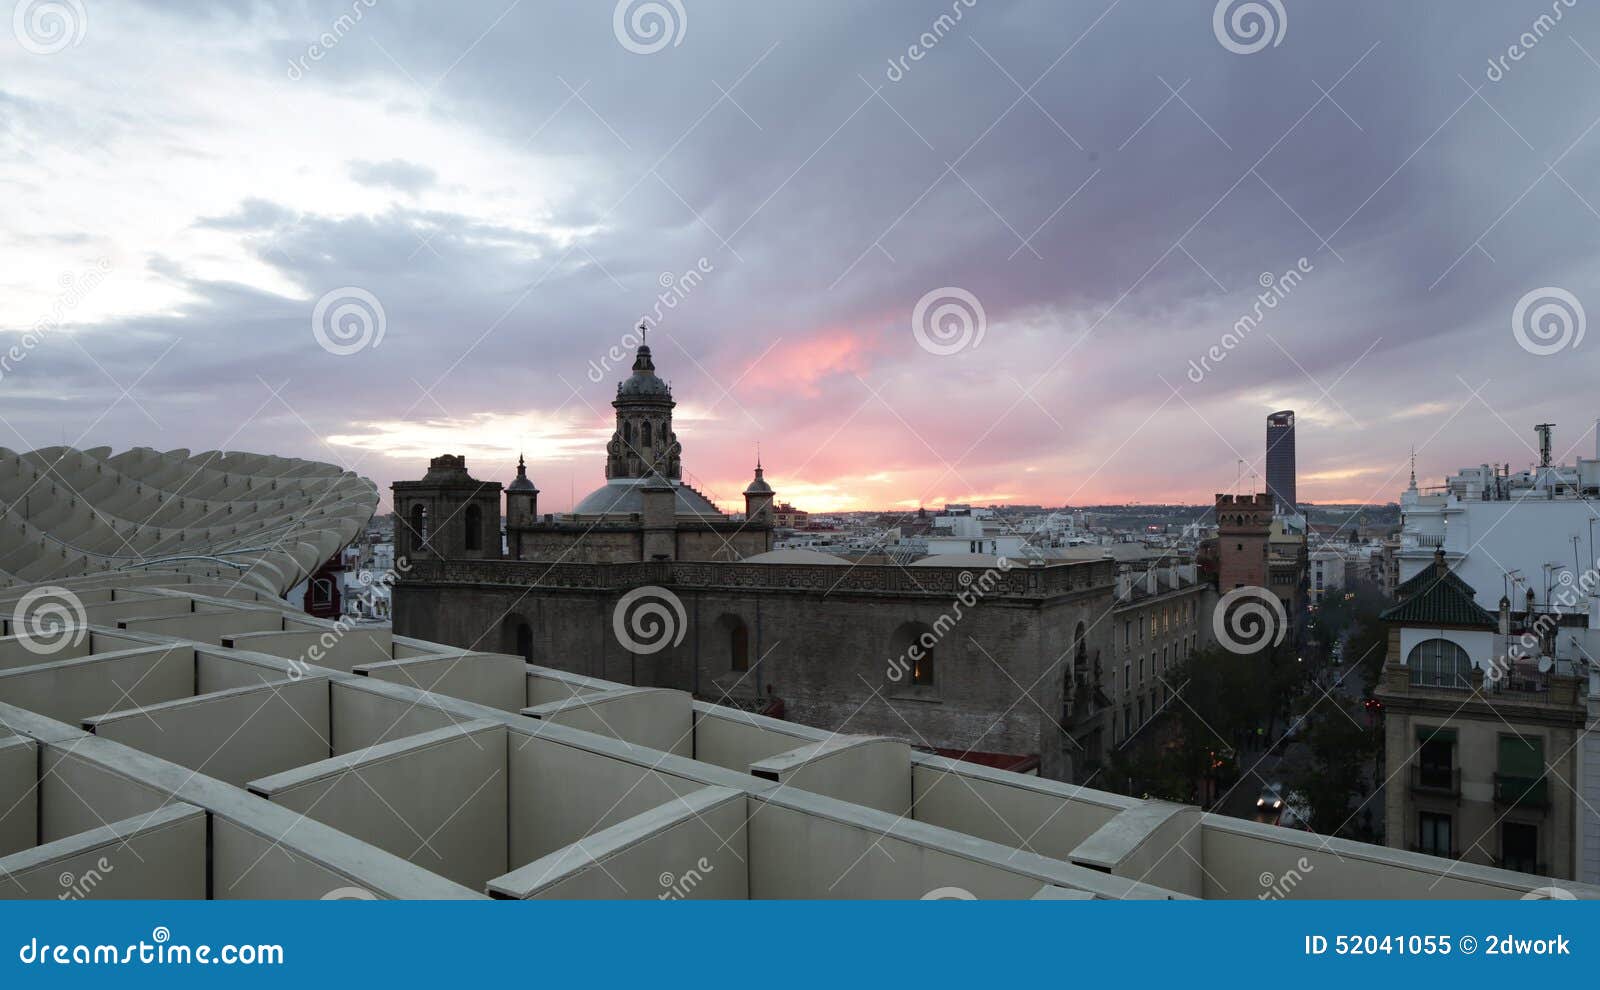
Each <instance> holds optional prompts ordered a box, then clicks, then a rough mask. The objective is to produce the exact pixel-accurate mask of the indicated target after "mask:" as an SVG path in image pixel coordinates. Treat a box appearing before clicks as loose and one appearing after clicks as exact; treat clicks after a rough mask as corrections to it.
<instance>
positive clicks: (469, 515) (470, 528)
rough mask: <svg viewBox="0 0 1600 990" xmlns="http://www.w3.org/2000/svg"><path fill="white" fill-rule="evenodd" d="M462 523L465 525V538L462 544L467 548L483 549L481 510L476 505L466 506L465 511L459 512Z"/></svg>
mask: <svg viewBox="0 0 1600 990" xmlns="http://www.w3.org/2000/svg"><path fill="white" fill-rule="evenodd" d="M461 518H462V525H463V526H465V527H466V529H467V532H466V540H465V542H464V545H465V546H466V548H467V549H468V550H482V549H483V510H482V509H480V508H478V507H477V506H476V505H469V506H467V511H465V512H463V513H462V514H461Z"/></svg>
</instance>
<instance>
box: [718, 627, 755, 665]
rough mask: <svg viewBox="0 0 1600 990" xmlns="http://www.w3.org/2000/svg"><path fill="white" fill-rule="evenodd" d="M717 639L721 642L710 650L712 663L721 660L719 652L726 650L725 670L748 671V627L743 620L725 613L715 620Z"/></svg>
mask: <svg viewBox="0 0 1600 990" xmlns="http://www.w3.org/2000/svg"><path fill="white" fill-rule="evenodd" d="M716 630H717V638H718V639H719V640H720V641H721V642H719V643H717V644H716V645H715V646H714V647H713V648H712V649H713V652H712V659H713V662H717V661H720V660H721V659H722V656H721V652H722V650H723V649H724V648H725V649H726V650H727V657H726V659H727V669H729V670H733V671H740V672H743V671H746V670H749V669H750V627H749V626H746V625H745V624H744V620H743V619H741V618H740V617H739V616H737V615H733V614H732V613H726V614H724V615H722V616H719V617H718V619H717V625H716Z"/></svg>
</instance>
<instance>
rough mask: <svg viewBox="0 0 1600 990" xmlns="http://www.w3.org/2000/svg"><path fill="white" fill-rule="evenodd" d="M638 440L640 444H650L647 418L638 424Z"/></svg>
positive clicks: (645, 445) (644, 445)
mask: <svg viewBox="0 0 1600 990" xmlns="http://www.w3.org/2000/svg"><path fill="white" fill-rule="evenodd" d="M639 442H640V446H643V447H649V446H650V421H649V420H648V419H647V420H645V421H644V422H643V423H640V424H639Z"/></svg>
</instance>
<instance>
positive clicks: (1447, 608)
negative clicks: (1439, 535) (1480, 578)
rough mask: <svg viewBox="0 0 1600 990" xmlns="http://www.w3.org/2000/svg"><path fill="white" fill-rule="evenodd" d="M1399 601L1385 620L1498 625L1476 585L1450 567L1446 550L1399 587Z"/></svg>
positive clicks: (1385, 615)
mask: <svg viewBox="0 0 1600 990" xmlns="http://www.w3.org/2000/svg"><path fill="white" fill-rule="evenodd" d="M1395 597H1396V598H1398V599H1399V600H1400V603H1399V604H1398V605H1395V606H1394V607H1392V608H1390V609H1388V610H1386V611H1385V612H1383V613H1382V614H1381V615H1379V616H1378V617H1379V618H1380V619H1383V620H1384V621H1385V622H1399V623H1404V624H1407V625H1429V626H1475V627H1480V628H1487V629H1493V628H1495V619H1494V616H1492V615H1490V614H1489V613H1488V612H1487V611H1485V610H1484V608H1483V607H1482V606H1481V605H1479V604H1478V601H1477V597H1476V594H1475V593H1474V592H1473V590H1472V586H1471V585H1469V584H1467V582H1465V581H1463V580H1461V579H1460V578H1459V577H1457V576H1456V575H1455V573H1454V572H1453V571H1451V570H1450V565H1449V564H1448V563H1446V562H1445V559H1444V553H1443V551H1440V552H1439V553H1436V554H1434V556H1433V560H1432V561H1431V562H1429V564H1428V566H1427V567H1424V568H1423V569H1422V570H1420V571H1418V572H1417V573H1416V574H1414V575H1412V577H1411V578H1410V579H1408V580H1406V581H1404V582H1402V583H1401V584H1400V586H1399V587H1398V588H1396V589H1395Z"/></svg>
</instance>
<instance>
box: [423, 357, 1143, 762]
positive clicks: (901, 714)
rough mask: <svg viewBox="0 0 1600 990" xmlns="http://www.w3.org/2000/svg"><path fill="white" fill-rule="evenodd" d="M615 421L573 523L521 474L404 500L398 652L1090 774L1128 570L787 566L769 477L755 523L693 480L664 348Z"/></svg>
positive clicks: (1057, 565)
mask: <svg viewBox="0 0 1600 990" xmlns="http://www.w3.org/2000/svg"><path fill="white" fill-rule="evenodd" d="M612 406H613V407H614V408H615V410H616V430H615V432H614V433H613V435H612V437H611V440H610V442H609V443H608V445H607V451H606V466H605V484H604V485H602V486H600V487H599V488H598V489H596V490H595V491H594V492H591V493H590V494H589V495H587V496H585V497H584V498H582V499H580V500H578V502H577V504H576V505H575V506H574V507H573V510H572V511H571V512H570V513H567V514H563V515H559V516H558V515H543V516H541V515H540V514H539V512H538V501H537V500H538V494H539V493H538V489H537V488H536V487H535V486H534V484H533V482H532V480H531V479H529V478H528V477H527V473H526V468H525V467H524V466H523V465H521V464H520V463H519V466H518V470H517V477H516V478H515V479H514V480H513V481H512V482H511V483H510V484H509V485H507V486H505V487H504V489H502V487H501V485H500V483H499V482H483V481H479V480H477V479H474V478H472V477H471V475H470V474H469V473H468V471H467V466H466V463H465V460H464V459H463V458H460V457H456V456H453V455H444V456H441V457H436V458H434V459H433V461H432V462H431V464H430V468H429V471H428V473H427V474H426V475H425V476H424V477H423V478H422V479H420V480H418V481H410V482H396V483H395V484H394V486H393V495H394V507H395V513H396V517H397V526H396V542H397V547H396V551H397V553H399V554H403V555H405V556H406V558H407V559H408V561H409V564H410V566H409V568H408V570H407V571H406V573H405V575H404V576H403V577H402V578H401V579H400V581H399V582H398V583H397V584H396V586H395V588H394V590H393V598H394V629H395V632H396V634H399V635H405V636H415V637H419V638H425V639H429V640H433V641H435V642H442V643H448V644H451V645H455V646H460V647H463V648H468V649H476V650H487V651H494V652H503V653H511V654H515V655H520V656H523V657H524V658H525V659H527V660H529V661H530V662H533V663H538V664H542V665H545V666H550V667H556V668H559V669H563V670H568V671H572V672H574V673H579V674H586V675H589V676H593V677H598V678H605V679H608V680H613V681H621V682H623V683H628V684H635V685H641V686H653V687H667V688H675V689H679V690H684V691H690V692H693V693H694V694H695V695H696V696H697V697H700V698H703V699H705V700H707V701H712V702H717V703H721V704H736V705H739V706H742V707H745V708H749V709H751V710H754V711H766V712H769V713H775V712H778V711H781V712H782V713H783V717H786V718H790V719H793V720H794V721H798V722H802V723H805V724H808V725H814V726H818V727H821V728H824V729H829V730H833V731H839V732H845V733H858V734H870V735H888V736H894V737H897V738H902V739H905V740H907V741H908V742H910V743H911V744H912V745H913V746H918V747H920V748H923V749H927V750H937V751H940V752H944V753H947V754H962V753H969V754H973V755H974V756H977V755H978V754H982V756H981V757H980V758H993V759H995V760H997V761H1001V762H1004V761H1006V760H1012V761H1015V762H1017V763H1020V764H1021V765H1024V766H1032V765H1037V766H1038V768H1039V772H1040V773H1041V774H1043V775H1045V776H1049V777H1054V778H1057V779H1072V778H1073V776H1074V775H1075V772H1077V771H1081V769H1082V767H1083V756H1082V753H1081V746H1080V745H1079V744H1078V743H1076V742H1075V741H1073V740H1072V738H1071V737H1070V734H1069V732H1068V731H1067V730H1066V729H1065V728H1064V725H1065V724H1066V723H1068V722H1069V721H1070V717H1069V716H1070V713H1071V711H1072V707H1073V693H1074V690H1075V686H1076V685H1084V684H1087V683H1089V682H1091V680H1092V671H1093V670H1094V669H1095V665H1096V664H1097V663H1098V662H1099V655H1100V652H1101V650H1102V648H1103V647H1108V646H1109V644H1110V636H1111V634H1110V626H1111V621H1110V618H1109V616H1110V613H1111V610H1112V607H1113V595H1114V591H1115V586H1116V580H1117V576H1116V575H1117V565H1116V563H1115V562H1114V561H1111V560H1079V561H1066V562H1050V563H1046V562H1043V561H1034V562H1020V561H1019V562H1015V563H1013V562H1011V561H1007V560H1004V559H1003V558H994V557H988V558H983V557H976V556H969V555H962V556H960V557H941V556H935V557H930V558H926V559H924V560H920V561H917V562H915V563H913V564H911V565H909V566H907V565H901V564H859V563H855V564H852V563H849V562H846V561H844V560H842V559H840V558H837V557H830V556H828V555H825V554H820V553H815V552H811V551H794V550H781V551H773V550H772V549H771V547H772V512H773V503H774V492H773V489H772V486H771V485H770V484H769V483H768V482H767V481H766V479H765V477H764V472H763V470H762V468H761V467H760V465H759V464H758V465H757V467H756V473H755V478H754V479H753V480H752V481H751V483H750V485H749V486H748V487H747V489H746V490H745V492H744V497H745V508H746V512H745V518H743V519H738V518H734V517H730V516H728V515H726V514H725V513H723V512H721V511H720V510H719V509H717V508H716V506H714V505H713V504H712V503H711V502H710V500H708V499H706V498H705V496H704V495H702V494H701V493H699V492H698V491H696V490H695V489H694V488H693V487H691V486H689V485H687V484H685V483H684V482H683V480H682V474H683V471H682V463H681V457H682V447H681V445H680V443H679V441H678V437H677V434H676V433H675V432H674V430H673V426H672V410H673V406H674V403H673V400H672V394H671V390H670V388H669V387H668V386H667V384H666V383H665V382H663V381H662V380H661V379H660V378H659V377H658V376H657V375H656V372H655V366H654V363H653V361H652V359H651V355H650V351H649V348H648V347H647V346H641V347H640V348H639V350H638V354H637V356H636V360H635V362H634V365H633V372H632V375H631V376H630V377H629V378H628V379H627V380H626V381H624V382H622V383H620V384H619V385H618V388H617V394H616V398H615V399H614V401H613V402H612ZM502 499H503V501H504V515H505V533H504V541H503V543H502V540H501V536H500V533H499V532H498V520H499V518H500V512H501V502H502ZM650 632H655V633H658V634H660V635H658V636H657V637H656V638H654V639H651V640H650V641H648V642H645V641H641V636H642V635H643V634H647V633H650Z"/></svg>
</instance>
